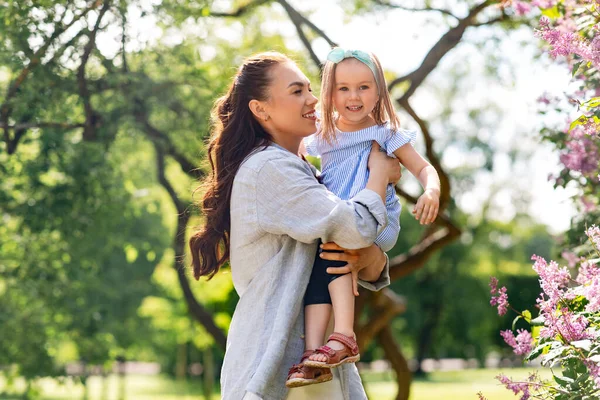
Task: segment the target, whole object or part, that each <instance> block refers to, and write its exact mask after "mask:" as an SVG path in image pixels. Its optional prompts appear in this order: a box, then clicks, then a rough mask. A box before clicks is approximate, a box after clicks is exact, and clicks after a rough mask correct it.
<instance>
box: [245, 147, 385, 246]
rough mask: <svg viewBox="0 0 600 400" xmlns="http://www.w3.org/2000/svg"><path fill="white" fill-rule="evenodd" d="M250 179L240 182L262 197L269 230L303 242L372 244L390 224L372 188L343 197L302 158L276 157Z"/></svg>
mask: <svg viewBox="0 0 600 400" xmlns="http://www.w3.org/2000/svg"><path fill="white" fill-rule="evenodd" d="M248 178H249V177H246V176H244V178H243V182H240V183H242V184H241V185H240V186H239V187H240V190H245V191H251V192H252V193H253V194H252V197H254V196H256V213H257V219H258V224H259V226H260V227H261V228H262V229H263V230H264V231H266V232H269V233H272V234H279V235H288V236H290V237H292V238H294V239H296V240H298V241H300V242H303V243H312V242H314V241H315V240H317V239H321V240H323V241H324V242H328V241H335V242H337V243H339V244H341V245H343V246H344V247H346V248H362V247H367V246H370V245H371V244H372V243H373V241H374V240H375V238H376V237H377V234H378V233H379V231H380V230H381V229H382V228H383V226H385V224H386V219H387V218H386V210H385V206H384V203H383V202H382V200H381V198H380V196H379V195H377V194H376V193H374V192H373V191H372V190H368V189H366V190H362V191H361V192H359V193H358V194H357V195H356V196H355V197H354V198H353V199H350V200H349V201H343V200H341V199H339V198H338V197H336V196H335V195H333V194H332V193H331V192H329V191H328V190H327V189H326V188H325V187H324V186H323V185H321V184H319V183H318V182H317V180H316V178H315V177H314V176H313V174H312V171H311V169H310V167H309V166H308V164H306V163H305V162H304V161H302V160H301V159H300V158H295V157H294V156H285V155H284V156H282V157H278V158H274V159H270V160H268V161H267V162H265V163H264V164H263V165H262V167H261V168H260V169H259V170H258V171H257V172H256V173H255V174H254V178H253V179H251V181H248ZM386 184H387V181H386V182H381V183H380V185H381V186H383V187H385V186H386ZM248 193H250V192H248Z"/></svg>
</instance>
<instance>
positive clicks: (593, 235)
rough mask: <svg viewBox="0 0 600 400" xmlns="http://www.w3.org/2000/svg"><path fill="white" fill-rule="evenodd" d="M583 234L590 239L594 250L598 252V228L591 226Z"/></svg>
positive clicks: (599, 241) (599, 228)
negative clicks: (594, 247)
mask: <svg viewBox="0 0 600 400" xmlns="http://www.w3.org/2000/svg"><path fill="white" fill-rule="evenodd" d="M585 234H586V235H587V237H588V238H590V240H591V241H592V243H593V244H594V246H596V249H598V250H600V227H597V226H596V225H592V227H591V228H588V229H587V230H586V231H585Z"/></svg>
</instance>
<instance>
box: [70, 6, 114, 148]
mask: <svg viewBox="0 0 600 400" xmlns="http://www.w3.org/2000/svg"><path fill="white" fill-rule="evenodd" d="M110 7H111V6H110V1H109V0H106V1H105V2H104V5H103V6H102V9H101V10H100V13H99V14H98V18H97V19H96V23H95V24H94V29H92V31H91V32H90V34H89V41H88V43H87V44H86V45H85V47H84V50H83V55H82V56H81V64H79V68H78V69H77V82H78V83H79V96H80V97H81V99H82V100H83V108H84V112H85V128H84V129H83V140H87V141H91V140H95V139H96V128H97V126H98V124H99V123H100V115H98V113H96V111H95V110H94V109H93V108H92V102H91V95H90V91H89V89H88V87H87V80H86V78H85V66H86V65H87V62H88V60H89V58H90V54H91V53H92V50H93V49H94V48H95V47H96V34H97V33H98V29H99V28H100V23H101V22H102V18H103V17H104V15H105V14H106V12H107V11H108V10H109V9H110Z"/></svg>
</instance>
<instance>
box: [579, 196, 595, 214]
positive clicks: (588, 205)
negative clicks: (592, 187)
mask: <svg viewBox="0 0 600 400" xmlns="http://www.w3.org/2000/svg"><path fill="white" fill-rule="evenodd" d="M579 200H580V201H581V204H582V205H583V212H584V213H586V214H589V213H591V212H592V211H594V210H595V209H596V204H594V202H593V201H592V200H590V199H588V198H587V197H585V196H581V198H580V199H579Z"/></svg>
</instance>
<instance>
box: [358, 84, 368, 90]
mask: <svg viewBox="0 0 600 400" xmlns="http://www.w3.org/2000/svg"><path fill="white" fill-rule="evenodd" d="M360 88H361V89H362V90H367V89H368V88H369V87H368V86H367V85H363V86H361V87H360Z"/></svg>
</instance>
